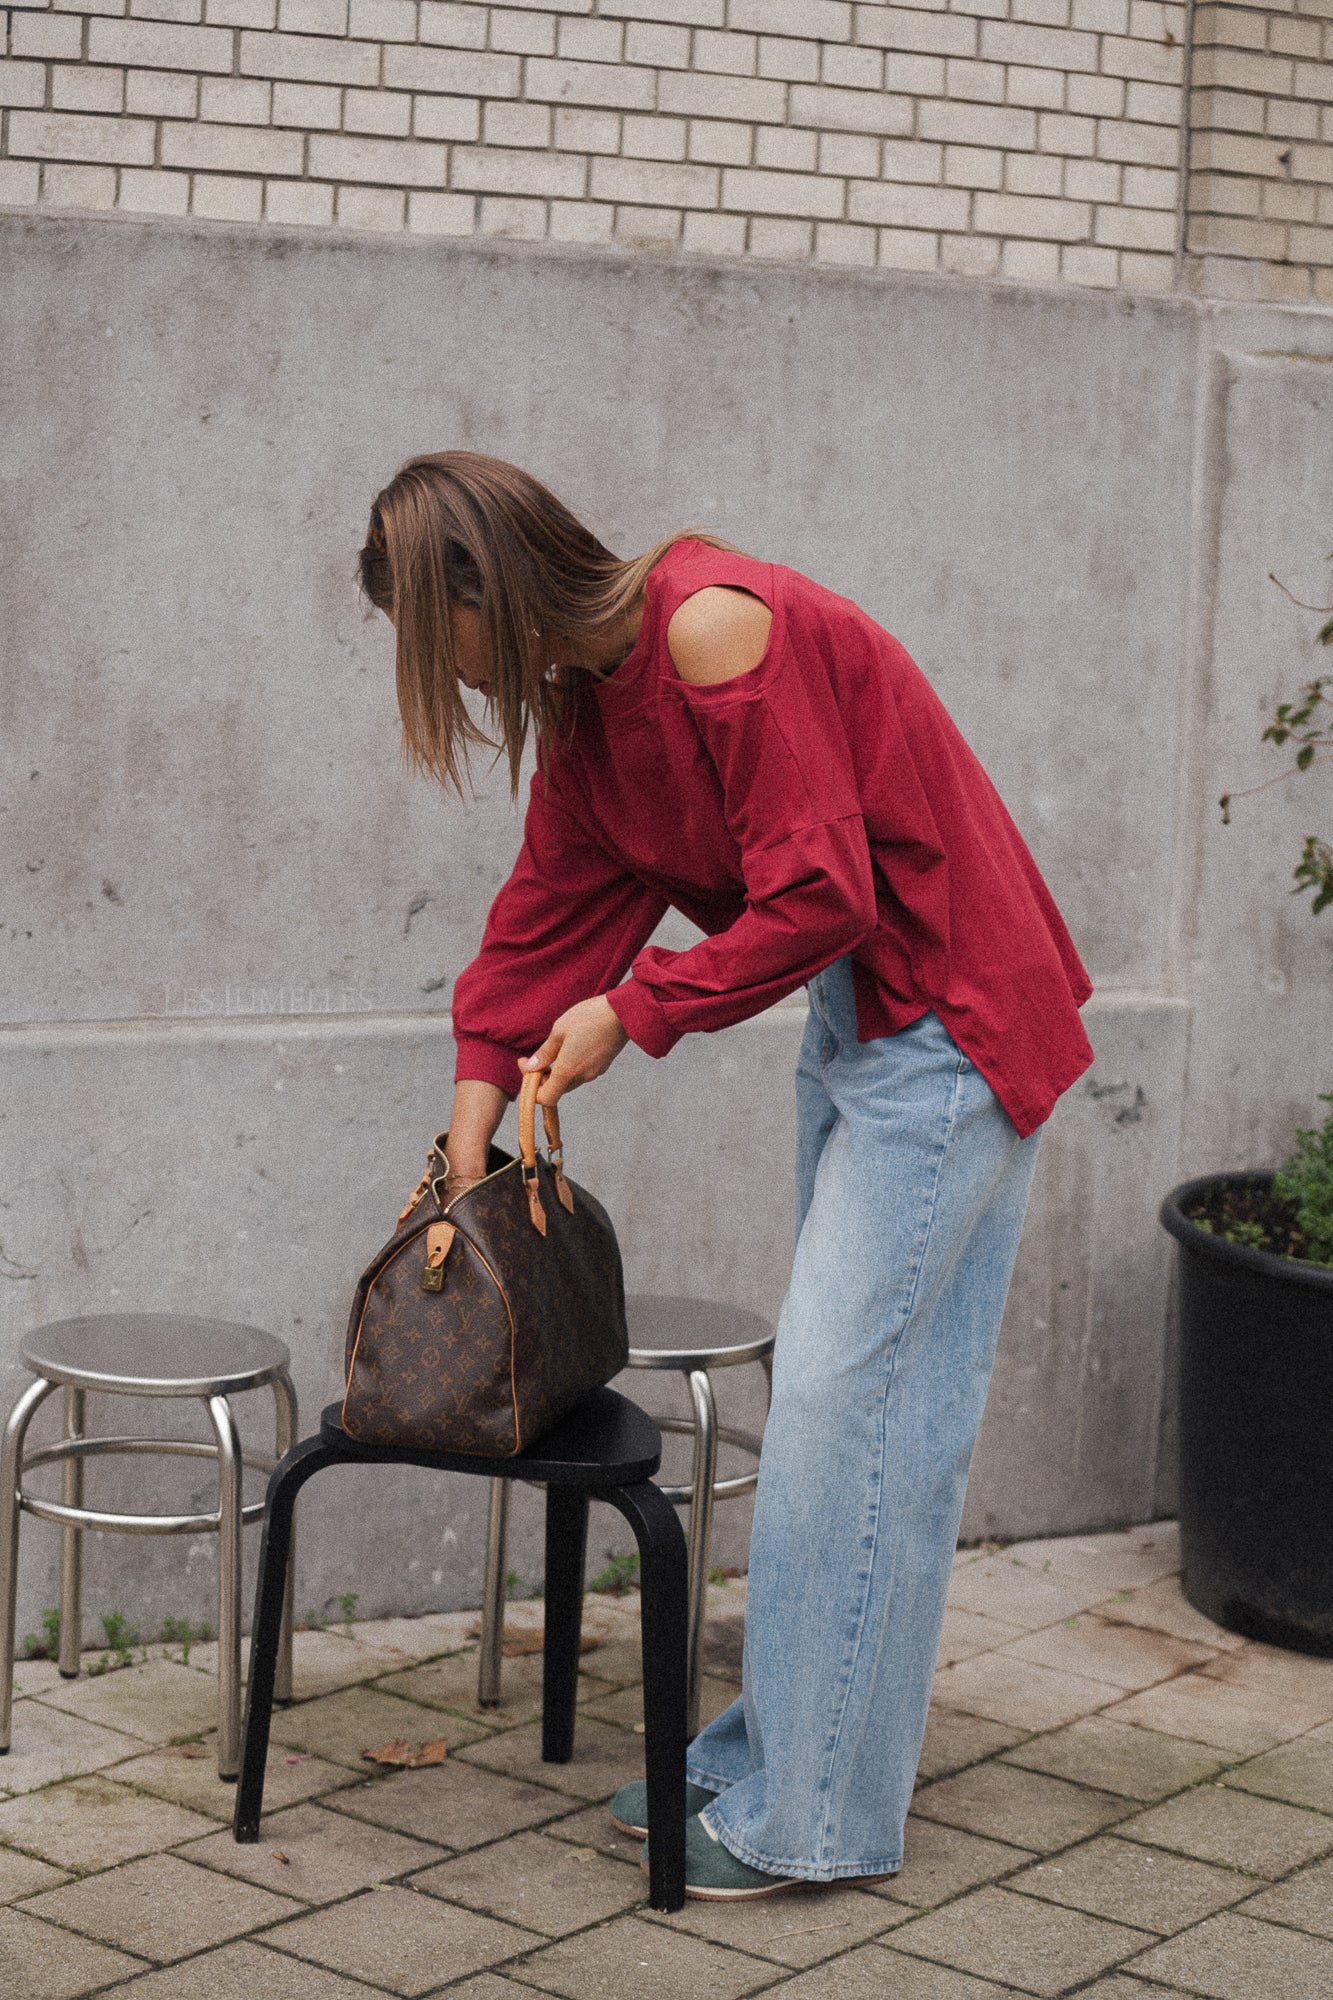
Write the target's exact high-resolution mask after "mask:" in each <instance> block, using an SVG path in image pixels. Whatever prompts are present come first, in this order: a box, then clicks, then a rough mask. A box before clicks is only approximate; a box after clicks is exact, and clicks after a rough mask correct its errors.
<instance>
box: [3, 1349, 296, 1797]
mask: <svg viewBox="0 0 1333 2000" xmlns="http://www.w3.org/2000/svg"><path fill="white" fill-rule="evenodd" d="M20 1353H21V1354H22V1357H23V1360H24V1361H25V1362H26V1364H27V1366H28V1367H29V1368H30V1369H31V1370H32V1372H33V1374H34V1375H35V1376H36V1377H37V1380H36V1381H35V1382H33V1383H32V1384H31V1385H30V1386H29V1387H28V1389H27V1390H26V1391H25V1392H24V1394H23V1395H22V1396H20V1398H19V1400H18V1402H17V1403H16V1404H15V1406H14V1409H13V1411H12V1412H11V1414H10V1418H9V1421H8V1424H7V1425H6V1427H5V1432H4V1442H3V1448H2V1449H0V1755H2V1754H3V1753H4V1752H5V1751H7V1750H8V1748H9V1741H10V1725H11V1717H12V1704H13V1658H14V1619H15V1611H16V1595H17V1583H18V1534H19V1521H20V1517H21V1515H23V1514H25V1513H27V1514H33V1515H35V1516H37V1518H38V1519H40V1520H46V1521H54V1522H55V1523H56V1524H57V1525H58V1526H59V1527H61V1528H62V1529H63V1531H64V1535H63V1547H62V1560H61V1590H60V1646H59V1667H60V1672H61V1674H62V1676H63V1677H64V1678H66V1679H73V1678H75V1677H76V1676H77V1674H78V1671H79V1646H80V1639H81V1624H82V1616H81V1605H80V1597H81V1583H82V1540H81V1538H82V1535H83V1533H84V1532H85V1531H86V1530H92V1531H93V1532H95V1533H100V1534H138V1535H187V1534H216V1535H217V1536H218V1545H219V1548H218V1556H219V1560H218V1774H219V1776H220V1777H223V1778H234V1777H235V1775H236V1770H237V1764H238V1759H239V1754H240V1644H241V1534H242V1530H243V1529H244V1527H245V1526H246V1525H248V1524H249V1523H251V1522H254V1521H258V1520H260V1519H262V1517H263V1514H264V1505H265V1503H264V1502H263V1501H262V1500H257V1501H253V1502H251V1504H250V1505H249V1506H246V1505H245V1504H244V1503H243V1499H242V1494H241V1479H242V1468H243V1467H244V1466H247V1465H249V1466H252V1467H254V1468H255V1469H256V1470H259V1471H262V1472H265V1473H268V1472H271V1471H272V1469H273V1466H274V1463H275V1460H274V1459H272V1458H267V1457H258V1456H254V1455H252V1454H250V1453H247V1452H244V1451H242V1449H241V1440H240V1435H239V1432H238V1431H237V1427H236V1419H235V1416H234V1414H233V1412H232V1408H231V1404H230V1402H229V1401H228V1398H229V1397H230V1396H232V1395H235V1394H237V1393H239V1392H240V1391H242V1390H246V1389H261V1388H269V1389H271V1390H272V1392H273V1397H274V1404H275V1414H276V1443H277V1456H278V1457H281V1456H282V1454H283V1453H284V1452H286V1451H287V1450H289V1449H290V1447H291V1446H292V1444H293V1443H294V1442H295V1439H296V1425H297V1406H296V1391H295V1389H294V1388H293V1386H292V1380H291V1375H290V1373H289V1357H288V1353H287V1348H286V1346H285V1344H284V1343H283V1342H282V1341H281V1340H278V1339H277V1338H276V1337H275V1336H274V1335H273V1334H271V1333H265V1332H263V1331H262V1329H260V1328H259V1327H255V1326H238V1325H235V1324H233V1323H232V1322H231V1321H229V1320H217V1319H200V1318H194V1317H191V1316H190V1315H188V1314H178V1313H106V1314H98V1315H90V1316H88V1317H85V1318H81V1319H68V1320H58V1321H56V1322H54V1323H53V1324H51V1325H49V1326H43V1327H38V1328H37V1329H36V1331H35V1332H33V1333H31V1334H29V1335H28V1337H27V1338H26V1339H25V1340H24V1341H23V1343H22V1345H21V1347H20ZM57 1388H63V1390H64V1415H65V1420H64V1435H63V1436H62V1437H61V1438H60V1439H59V1440H58V1442H56V1443H54V1444H47V1445H40V1446H38V1447H37V1448H36V1449H34V1450H31V1451H26V1452H25V1450H24V1442H25V1439H26V1436H27V1431H28V1426H29V1424H30V1423H31V1421H32V1419H33V1417H34V1416H35V1414H36V1412H37V1411H38V1409H39V1408H40V1407H41V1405H42V1404H43V1403H44V1402H45V1401H46V1399H47V1398H48V1397H49V1396H51V1395H53V1394H54V1392H55V1391H56V1389H57ZM90 1391H91V1392H92V1393H94V1394H98V1395H118V1396H155V1397H164V1396H165V1397H180V1398H187V1399H189V1398H198V1399H199V1400H200V1401H201V1402H203V1403H204V1405H205V1407H206V1409H207V1411H208V1416H209V1421H210V1424H211V1426H212V1430H213V1438H214V1441H213V1442H212V1443H209V1442H207V1441H205V1440H202V1439H196V1438H162V1437H151V1436H150V1437H142V1436H130V1437H122V1436H107V1437H90V1436H88V1435H87V1434H86V1430H85V1416H86V1404H87V1397H88V1394H89V1392H90ZM116 1455H122V1456H140V1457H164V1458H173V1457H174V1458H206V1459H211V1460H213V1461H214V1462H215V1463H216V1465H217V1467H218V1504H217V1507H216V1509H214V1510H212V1511H210V1512H208V1513H202V1514H201V1513H192V1514H143V1513H108V1512H106V1511H104V1510H102V1509H99V1508H94V1507H89V1506H86V1505H85V1504H84V1495H83V1474H84V1464H85V1461H86V1460H88V1459H90V1458H103V1457H110V1456H116ZM52 1464H59V1465H60V1466H61V1467H62V1470H63V1481H64V1484H63V1491H62V1497H61V1499H60V1500H58V1501H57V1500H51V1499H47V1498H45V1497H44V1496H42V1495H39V1494H36V1493H32V1492H29V1491H28V1490H27V1489H26V1488H25V1486H24V1483H23V1481H24V1474H25V1473H27V1472H30V1471H32V1470H34V1469H35V1468H36V1467H38V1466H41V1465H52ZM280 1681H281V1688H280V1693H281V1695H282V1697H283V1698H287V1697H289V1696H290V1691H291V1609H290V1603H289V1604H288V1607H287V1615H286V1623H285V1631H284V1638H283V1646H282V1655H281V1665H280Z"/></svg>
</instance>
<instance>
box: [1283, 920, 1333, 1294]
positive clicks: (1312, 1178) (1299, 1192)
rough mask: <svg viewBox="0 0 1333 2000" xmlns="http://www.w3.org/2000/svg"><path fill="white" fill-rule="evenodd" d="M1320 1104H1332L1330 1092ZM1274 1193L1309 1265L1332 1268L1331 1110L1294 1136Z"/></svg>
mask: <svg viewBox="0 0 1333 2000" xmlns="http://www.w3.org/2000/svg"><path fill="white" fill-rule="evenodd" d="M1330 894H1331V895H1333V890H1331V891H1330ZM1319 1101H1320V1103H1321V1104H1333V1091H1326V1092H1325V1093H1324V1094H1323V1095H1322V1096H1321V1098H1320V1100H1319ZM1273 1192H1274V1193H1275V1194H1277V1195H1278V1196H1279V1197H1280V1198H1281V1199H1282V1200H1283V1201H1285V1202H1288V1203H1289V1204H1290V1206H1291V1207H1292V1208H1293V1209H1294V1210H1295V1213H1296V1224H1297V1227H1298V1228H1299V1229H1300V1231H1301V1234H1302V1235H1303V1236H1304V1238H1305V1240H1306V1244H1307V1245H1308V1248H1307V1250H1306V1253H1305V1254H1306V1256H1307V1257H1308V1258H1309V1260H1310V1262H1311V1263H1312V1264H1327V1265H1329V1266H1330V1267H1333V1111H1330V1112H1329V1114H1328V1117H1327V1118H1326V1119H1325V1120H1324V1122H1323V1124H1322V1125H1321V1126H1319V1127H1318V1128H1317V1129H1315V1130H1311V1131H1309V1132H1298V1133H1297V1134H1296V1150H1295V1152H1294V1153H1293V1154H1292V1156H1291V1158H1290V1159H1289V1160H1288V1161H1287V1162H1286V1163H1285V1165H1284V1166H1283V1167H1282V1168H1281V1170H1280V1171H1279V1173H1278V1174H1277V1175H1276V1176H1275V1178H1274V1181H1273Z"/></svg>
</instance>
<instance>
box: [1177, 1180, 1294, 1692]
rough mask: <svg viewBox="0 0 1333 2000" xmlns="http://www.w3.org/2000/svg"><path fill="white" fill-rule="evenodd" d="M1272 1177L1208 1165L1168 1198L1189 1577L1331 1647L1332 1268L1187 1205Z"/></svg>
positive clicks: (1237, 1608) (1204, 1596) (1198, 1589)
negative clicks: (1281, 1251) (1232, 1235)
mask: <svg viewBox="0 0 1333 2000" xmlns="http://www.w3.org/2000/svg"><path fill="white" fill-rule="evenodd" d="M1272 1179H1273V1176H1272V1175H1271V1174H1266V1173H1264V1174H1260V1173H1254V1174H1218V1175H1211V1176H1209V1177H1208V1178H1206V1179H1203V1180H1196V1181H1186V1182H1185V1183H1184V1185H1183V1186H1181V1187H1178V1188H1173V1189H1172V1191H1171V1193H1170V1194H1169V1195H1168V1196H1167V1198H1166V1200H1165V1201H1164V1202H1163V1204H1162V1211H1161V1219H1162V1223H1163V1225H1164V1227H1165V1228H1167V1229H1168V1230H1170V1232H1171V1234H1172V1235H1173V1236H1174V1237H1175V1239H1176V1241H1177V1243H1178V1244H1179V1245H1180V1298H1179V1311H1180V1535H1181V1552H1182V1560H1183V1570H1184V1574H1183V1576H1182V1578H1181V1582H1182V1585H1183V1588H1184V1592H1185V1595H1186V1597H1187V1598H1188V1599H1189V1601H1190V1603H1191V1604H1192V1605H1194V1607H1195V1608H1196V1610H1199V1611H1202V1612H1203V1613H1204V1614H1205V1615H1206V1616H1207V1617H1209V1618H1211V1619H1213V1620H1214V1621H1215V1623H1217V1624H1219V1625H1225V1626H1226V1627H1227V1629H1228V1630H1229V1631H1232V1632H1241V1633H1243V1634H1244V1635H1245V1636H1246V1638H1250V1639H1263V1640H1266V1641H1267V1642H1268V1643H1269V1644H1270V1645H1274V1646H1290V1647H1293V1648H1295V1650H1297V1651H1298V1652H1302V1653H1323V1654H1333V1270H1328V1269H1325V1268H1324V1267H1322V1266H1320V1265H1315V1264H1302V1263H1300V1262H1299V1261H1298V1260H1296V1259H1294V1258H1290V1257H1275V1256H1273V1255H1271V1254H1270V1253H1269V1252H1268V1251H1266V1250H1250V1249H1246V1248H1245V1247H1243V1246H1242V1245H1241V1244H1238V1243H1228V1242H1226V1241H1225V1239H1224V1238H1222V1237H1220V1236H1214V1235H1211V1234H1210V1233H1209V1232H1208V1231H1207V1230H1206V1229H1200V1228H1199V1227H1198V1225H1197V1224H1196V1223H1193V1222H1190V1221H1189V1220H1188V1219H1187V1218H1186V1216H1185V1213H1184V1210H1185V1209H1186V1208H1187V1207H1188V1206H1189V1205H1190V1204H1191V1203H1192V1202H1195V1201H1197V1200H1198V1198H1199V1196H1200V1195H1203V1194H1205V1193H1207V1192H1208V1191H1209V1190H1212V1189H1217V1188H1223V1187H1233V1188H1234V1187H1251V1188H1252V1187H1264V1188H1267V1187H1269V1186H1270V1185H1271V1183H1272Z"/></svg>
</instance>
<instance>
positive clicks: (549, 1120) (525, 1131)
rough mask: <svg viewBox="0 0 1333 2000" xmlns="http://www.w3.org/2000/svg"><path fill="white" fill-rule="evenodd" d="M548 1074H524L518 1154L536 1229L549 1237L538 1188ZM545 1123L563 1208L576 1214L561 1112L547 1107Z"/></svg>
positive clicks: (519, 1114)
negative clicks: (541, 1099) (542, 1095)
mask: <svg viewBox="0 0 1333 2000" xmlns="http://www.w3.org/2000/svg"><path fill="white" fill-rule="evenodd" d="M547 1074H548V1071H546V1070H543V1069H530V1070H527V1071H525V1072H524V1076H523V1083H522V1086H521V1088H520V1090H519V1093H518V1155H519V1159H520V1160H521V1161H522V1173H523V1180H524V1184H525V1185H526V1187H527V1190H528V1212H529V1214H530V1215H531V1217H532V1226H533V1228H534V1229H536V1230H538V1231H540V1233H541V1234H542V1235H543V1236H545V1234H546V1216H545V1214H544V1212H543V1209H542V1202H541V1195H540V1193H539V1191H538V1187H537V1092H538V1091H539V1090H540V1089H541V1087H542V1078H543V1077H544V1076H546V1075H547ZM542 1124H543V1125H544V1126H545V1128H546V1146H547V1151H548V1153H549V1155H550V1161H551V1172H552V1173H553V1174H554V1175H555V1191H556V1194H557V1195H558V1197H559V1199H560V1205H561V1207H562V1208H566V1209H568V1211H569V1213H570V1214H571V1215H572V1214H573V1213H574V1190H573V1189H572V1188H571V1187H570V1185H569V1182H568V1181H567V1180H566V1179H565V1165H564V1149H563V1147H562V1146H561V1143H560V1113H559V1112H558V1111H557V1110H556V1108H555V1106H554V1104H543V1106H542Z"/></svg>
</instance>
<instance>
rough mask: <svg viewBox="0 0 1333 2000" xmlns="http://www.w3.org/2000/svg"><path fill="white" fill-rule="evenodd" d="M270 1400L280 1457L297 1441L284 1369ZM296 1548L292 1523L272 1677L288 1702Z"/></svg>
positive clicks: (276, 1692)
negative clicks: (275, 1408)
mask: <svg viewBox="0 0 1333 2000" xmlns="http://www.w3.org/2000/svg"><path fill="white" fill-rule="evenodd" d="M273 1400H274V1402H275V1404H276V1405H277V1446H278V1453H277V1455H278V1457H279V1458H280V1459H283V1458H285V1457H286V1456H287V1453H288V1452H289V1451H290V1450H291V1448H292V1446H293V1445H294V1444H295V1443H296V1437H297V1430H296V1421H297V1412H296V1389H295V1386H294V1384H293V1382H292V1378H291V1375H290V1374H289V1373H288V1371H287V1370H286V1369H285V1368H283V1369H281V1370H280V1371H279V1372H278V1374H276V1375H275V1376H274V1377H273ZM295 1550H296V1528H295V1525H294V1524H293V1527H292V1531H291V1538H290V1541H289V1543H288V1558H287V1582H286V1586H285V1589H284V1593H283V1599H282V1628H281V1630H280V1632H279V1634H278V1660H277V1667H276V1670H275V1672H274V1678H273V1699H274V1700H275V1701H279V1702H289V1701H290V1700H291V1698H292V1627H293V1625H294V1623H295V1613H294V1607H295V1602H296V1561H295ZM252 1643H253V1642H252Z"/></svg>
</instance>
